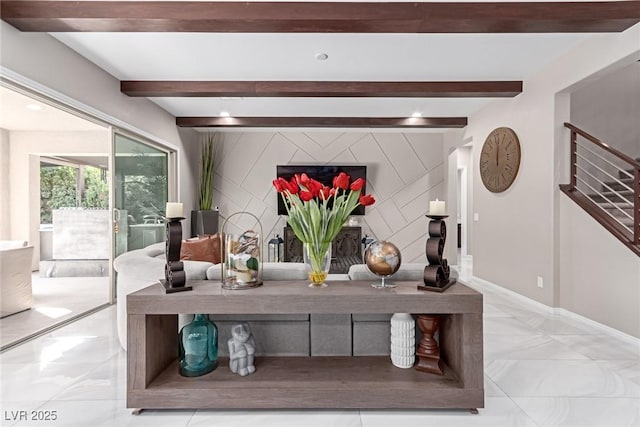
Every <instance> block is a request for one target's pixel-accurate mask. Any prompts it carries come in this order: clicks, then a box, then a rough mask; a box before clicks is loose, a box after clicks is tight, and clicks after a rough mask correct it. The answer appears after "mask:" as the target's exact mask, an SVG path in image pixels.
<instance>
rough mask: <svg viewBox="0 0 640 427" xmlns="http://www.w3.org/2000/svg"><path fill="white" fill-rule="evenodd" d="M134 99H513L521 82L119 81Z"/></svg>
mask: <svg viewBox="0 0 640 427" xmlns="http://www.w3.org/2000/svg"><path fill="white" fill-rule="evenodd" d="M120 90H121V91H122V93H124V94H126V95H129V96H134V97H248V98H262V97H294V98H295V97H321V98H342V97H361V98H478V97H496V98H504V97H514V96H516V95H518V94H519V93H521V92H522V81H519V80H518V81H457V82H456V81H453V82H344V81H340V82H338V81H333V82H328V81H327V82H313V81H149V80H144V81H141V80H125V81H121V82H120Z"/></svg>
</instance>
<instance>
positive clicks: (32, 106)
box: [27, 104, 42, 111]
mask: <svg viewBox="0 0 640 427" xmlns="http://www.w3.org/2000/svg"><path fill="white" fill-rule="evenodd" d="M27 110H31V111H40V110H42V105H39V104H27Z"/></svg>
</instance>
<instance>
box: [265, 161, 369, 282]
mask: <svg viewBox="0 0 640 427" xmlns="http://www.w3.org/2000/svg"><path fill="white" fill-rule="evenodd" d="M350 181H351V178H350V177H349V175H347V174H346V173H344V172H340V173H339V174H338V175H337V176H336V177H334V178H333V187H328V186H326V185H323V184H321V183H320V182H319V181H316V180H315V179H313V178H309V177H308V176H307V174H305V173H303V174H302V175H298V174H296V175H294V176H293V178H291V180H289V181H287V180H286V179H284V178H282V177H279V178H278V179H275V180H273V186H274V187H275V188H276V191H277V192H278V193H280V195H281V197H282V199H283V201H284V204H285V206H286V208H287V215H288V219H287V222H288V223H289V225H290V226H291V229H292V230H293V232H294V233H295V235H296V236H297V237H298V239H300V241H302V242H303V243H304V244H305V257H306V258H308V263H309V265H310V267H311V271H310V273H309V279H310V280H311V282H312V285H317V286H323V285H324V280H325V279H326V277H327V273H328V271H329V266H328V265H326V264H327V263H326V260H327V253H328V258H329V264H330V262H331V252H330V249H331V242H332V241H333V239H335V237H336V236H337V235H338V232H339V231H340V229H341V228H342V226H343V225H344V223H345V222H346V221H347V219H348V218H349V215H351V213H352V212H353V210H354V209H355V208H356V207H357V206H359V205H363V206H369V205H372V204H373V203H375V199H374V198H373V196H372V195H370V194H360V193H361V190H362V187H363V186H364V183H365V181H364V179H362V178H358V179H356V180H355V181H353V182H350ZM324 286H326V285H324Z"/></svg>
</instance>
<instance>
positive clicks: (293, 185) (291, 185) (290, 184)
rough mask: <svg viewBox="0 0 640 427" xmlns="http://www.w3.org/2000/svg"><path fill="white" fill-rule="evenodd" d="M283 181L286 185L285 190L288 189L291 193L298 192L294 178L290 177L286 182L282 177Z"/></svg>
mask: <svg viewBox="0 0 640 427" xmlns="http://www.w3.org/2000/svg"><path fill="white" fill-rule="evenodd" d="M283 181H284V182H285V183H286V185H287V190H289V193H291V194H298V190H299V188H298V184H296V181H295V179H294V178H291V181H289V182H287V181H285V180H284V179H283Z"/></svg>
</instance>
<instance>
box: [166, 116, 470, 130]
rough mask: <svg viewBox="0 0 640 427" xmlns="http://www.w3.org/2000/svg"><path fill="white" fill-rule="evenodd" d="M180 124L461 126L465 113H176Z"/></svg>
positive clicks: (245, 126)
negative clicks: (428, 114)
mask: <svg viewBox="0 0 640 427" xmlns="http://www.w3.org/2000/svg"><path fill="white" fill-rule="evenodd" d="M176 125H178V126H179V127H208V128H213V127H226V128H247V127H258V128H263V127H264V128H270V127H283V128H284V127H287V128H296V127H309V128H311V127H321V128H405V129H407V128H415V129H421V128H422V129H425V128H463V127H465V126H466V125H467V118H466V117H176Z"/></svg>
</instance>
